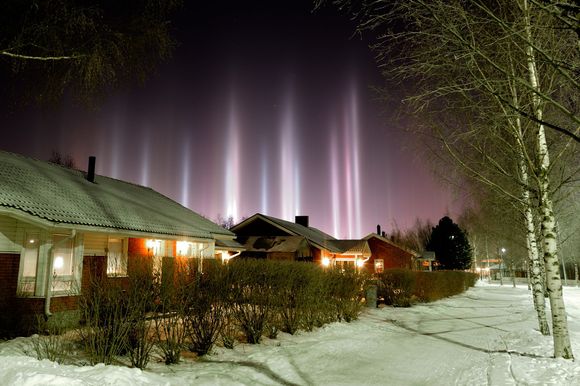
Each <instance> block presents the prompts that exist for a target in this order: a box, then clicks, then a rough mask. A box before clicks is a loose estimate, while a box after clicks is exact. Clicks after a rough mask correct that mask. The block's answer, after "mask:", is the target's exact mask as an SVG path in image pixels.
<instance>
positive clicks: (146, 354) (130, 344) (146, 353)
mask: <svg viewBox="0 0 580 386" xmlns="http://www.w3.org/2000/svg"><path fill="white" fill-rule="evenodd" d="M151 278H152V275H151V271H150V269H149V267H148V265H147V264H141V265H140V266H139V267H134V269H133V272H132V276H130V277H129V285H128V290H127V295H128V296H127V298H128V299H129V307H130V308H131V309H132V311H133V312H132V313H131V319H130V321H129V335H128V339H127V351H128V354H129V359H130V360H131V365H132V366H133V367H137V368H140V369H144V368H146V367H147V364H148V363H149V359H150V357H151V351H152V350H153V347H154V346H155V340H154V339H153V338H152V336H151V335H152V334H153V325H152V323H151V321H150V320H148V318H147V312H148V311H149V310H151V309H152V307H153V305H154V302H155V293H154V291H153V283H152V281H151Z"/></svg>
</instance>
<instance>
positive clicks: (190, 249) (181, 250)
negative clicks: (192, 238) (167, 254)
mask: <svg viewBox="0 0 580 386" xmlns="http://www.w3.org/2000/svg"><path fill="white" fill-rule="evenodd" d="M175 249H176V251H177V256H178V257H196V256H197V252H198V245H197V243H191V242H189V241H178V242H177V243H176V248H175Z"/></svg>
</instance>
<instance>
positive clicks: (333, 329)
mask: <svg viewBox="0 0 580 386" xmlns="http://www.w3.org/2000/svg"><path fill="white" fill-rule="evenodd" d="M564 293H565V298H566V305H567V309H568V312H569V319H568V320H569V327H570V331H571V340H572V345H573V349H575V350H576V355H577V356H579V357H580V289H578V288H565V290H564ZM536 324H537V322H536V319H535V314H534V310H533V308H532V304H531V296H530V294H529V293H528V291H527V289H526V288H525V287H518V288H512V287H511V286H507V285H506V286H503V287H500V286H494V285H479V286H477V287H476V288H473V289H470V290H469V291H468V292H466V293H465V294H462V295H458V296H455V297H453V298H450V299H445V300H442V301H438V302H435V303H430V304H423V305H417V306H414V307H411V308H391V307H385V308H382V309H374V310H367V311H365V313H364V314H363V315H362V316H361V318H360V320H358V321H355V322H353V323H334V324H330V325H327V326H325V327H323V328H321V329H318V330H317V331H314V332H312V333H300V334H298V335H295V336H290V335H288V334H280V336H279V339H276V340H268V339H266V340H265V342H264V344H260V345H246V344H240V345H238V346H236V348H235V349H234V350H226V349H223V348H217V349H216V350H215V351H214V353H213V354H212V355H209V356H207V357H205V358H203V359H197V360H194V359H191V358H185V359H184V361H183V362H182V363H181V364H179V365H173V366H165V365H164V364H162V363H161V362H160V361H158V360H156V359H154V360H152V363H151V364H150V366H149V369H148V370H146V371H141V370H138V369H130V368H126V367H119V366H105V365H97V366H85V367H78V366H71V365H58V364H55V363H52V362H49V361H46V360H44V361H38V360H36V359H34V358H33V357H31V356H28V355H26V354H27V353H28V354H30V353H31V349H30V347H31V345H30V341H31V340H30V338H18V339H15V340H12V341H7V342H3V343H0V384H2V385H67V386H68V385H255V384H261V385H276V384H283V385H312V384H314V385H384V384H393V385H411V384H429V385H452V384H456V385H490V384H491V385H519V384H526V385H546V384H553V385H578V384H580V364H578V363H576V362H573V361H567V360H562V359H553V358H551V355H552V340H551V337H544V336H542V335H541V334H539V332H538V331H537V326H536Z"/></svg>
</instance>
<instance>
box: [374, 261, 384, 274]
mask: <svg viewBox="0 0 580 386" xmlns="http://www.w3.org/2000/svg"><path fill="white" fill-rule="evenodd" d="M384 270H385V263H384V261H383V259H375V273H381V272H383V271H384Z"/></svg>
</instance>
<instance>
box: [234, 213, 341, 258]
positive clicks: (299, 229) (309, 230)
mask: <svg viewBox="0 0 580 386" xmlns="http://www.w3.org/2000/svg"><path fill="white" fill-rule="evenodd" d="M259 220H261V221H265V222H267V223H269V224H271V225H273V226H275V227H277V228H279V229H281V230H283V231H285V232H286V233H289V234H291V235H294V236H302V237H305V238H306V239H307V240H308V241H309V242H311V243H312V244H314V245H316V246H317V247H318V248H322V249H326V250H328V251H330V252H332V253H342V250H341V249H339V248H337V247H336V246H335V245H334V244H333V243H332V240H336V239H335V238H334V237H332V236H331V235H329V234H327V233H324V232H322V231H321V230H319V229H316V228H313V227H306V226H304V225H301V224H296V223H294V222H291V221H286V220H282V219H279V218H276V217H272V216H266V215H264V214H261V213H256V214H255V215H253V216H252V217H250V218H247V219H246V220H244V221H242V222H241V223H239V224H237V225H235V226H233V227H232V231H233V232H236V230H238V229H240V228H243V227H244V226H246V225H248V224H250V223H252V222H254V221H259ZM254 236H259V235H254Z"/></svg>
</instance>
